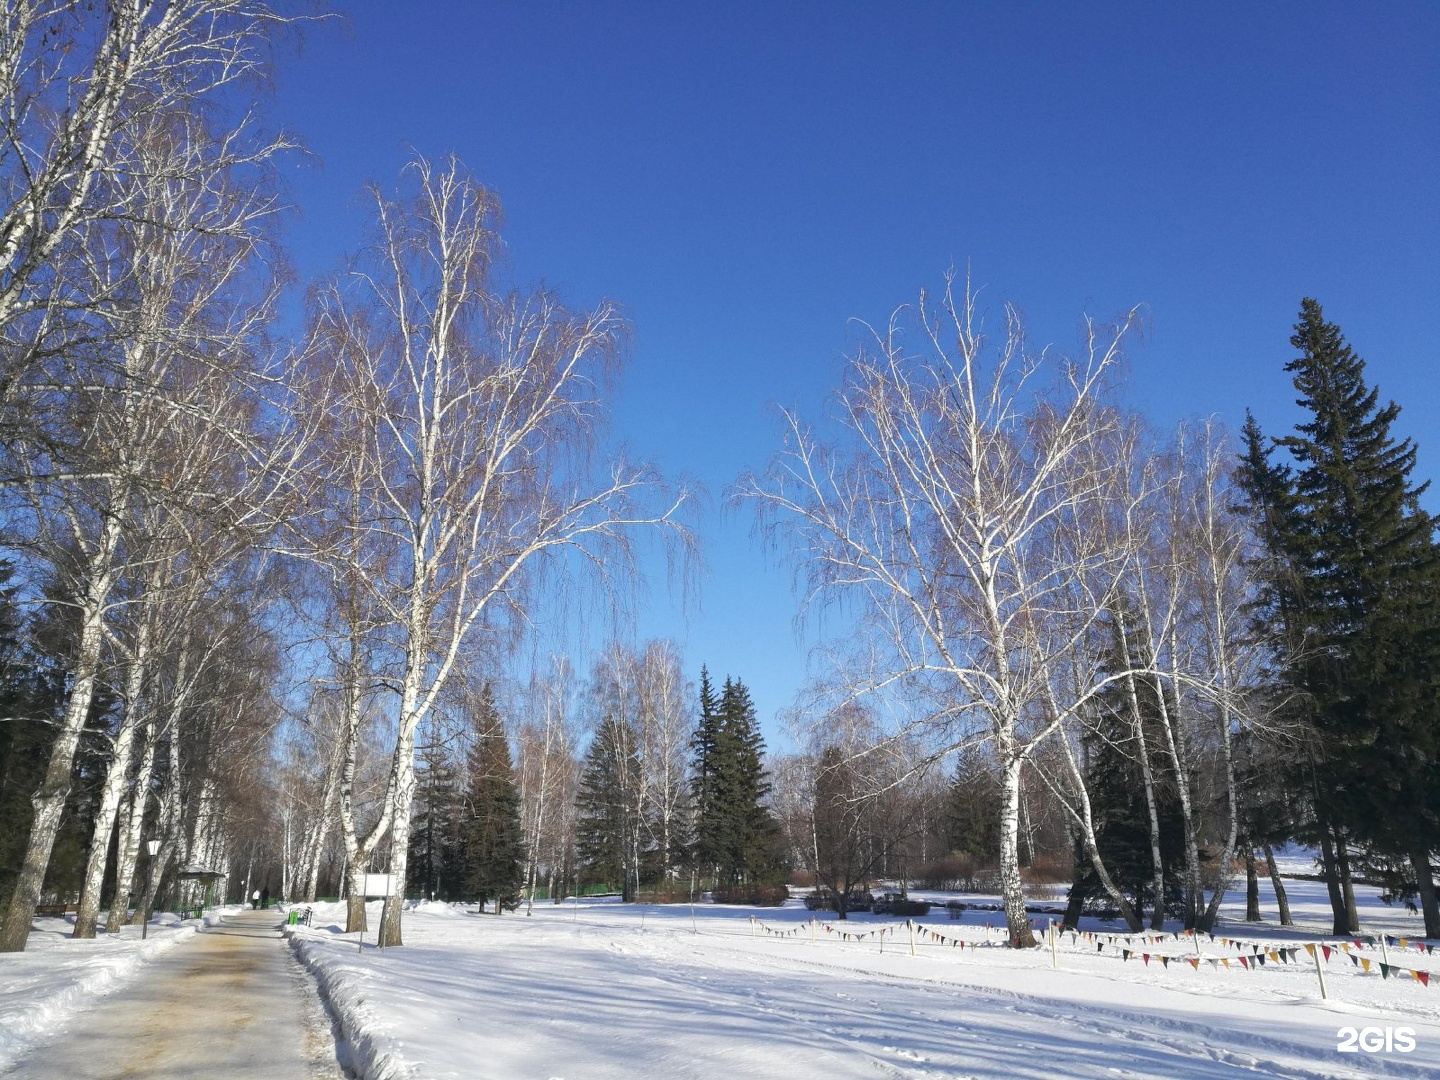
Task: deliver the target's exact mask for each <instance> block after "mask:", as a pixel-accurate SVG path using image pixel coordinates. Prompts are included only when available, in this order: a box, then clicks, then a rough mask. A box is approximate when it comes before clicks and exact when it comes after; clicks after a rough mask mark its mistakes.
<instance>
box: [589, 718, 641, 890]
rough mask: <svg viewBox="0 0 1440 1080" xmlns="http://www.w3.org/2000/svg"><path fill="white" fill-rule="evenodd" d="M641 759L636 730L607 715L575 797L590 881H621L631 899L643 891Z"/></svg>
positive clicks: (597, 730) (592, 746) (596, 731)
mask: <svg viewBox="0 0 1440 1080" xmlns="http://www.w3.org/2000/svg"><path fill="white" fill-rule="evenodd" d="M640 782H641V773H640V757H639V754H638V753H637V750H636V738H635V732H634V730H633V729H632V728H631V726H630V725H629V724H628V723H626V722H625V721H624V720H623V719H620V718H617V717H608V716H607V717H605V718H604V719H602V720H601V722H600V724H599V726H598V727H597V728H596V730H595V736H594V738H593V739H591V741H590V749H589V750H588V751H587V752H586V754H585V762H584V765H583V766H582V769H581V773H580V787H579V790H578V792H577V794H576V799H575V811H576V822H575V847H576V854H577V856H578V857H579V860H580V866H581V870H582V874H583V876H584V878H585V880H586V881H588V882H592V883H604V884H608V885H619V886H620V893H621V899H622V900H623V901H625V902H626V903H629V902H631V901H633V900H634V899H635V894H636V892H637V891H638V890H639V885H640V881H639V877H640V858H641V854H642V853H641V850H640V844H641V836H642V834H643V829H642V822H641V821H640Z"/></svg>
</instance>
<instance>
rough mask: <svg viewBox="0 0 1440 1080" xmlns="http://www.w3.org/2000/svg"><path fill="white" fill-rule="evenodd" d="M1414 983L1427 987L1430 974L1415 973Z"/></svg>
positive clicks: (1424, 972) (1426, 972)
mask: <svg viewBox="0 0 1440 1080" xmlns="http://www.w3.org/2000/svg"><path fill="white" fill-rule="evenodd" d="M1415 981H1416V982H1418V983H1419V984H1420V985H1421V986H1429V985H1430V973H1429V972H1428V971H1417V972H1415Z"/></svg>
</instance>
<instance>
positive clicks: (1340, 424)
mask: <svg viewBox="0 0 1440 1080" xmlns="http://www.w3.org/2000/svg"><path fill="white" fill-rule="evenodd" d="M1290 342H1291V345H1292V346H1294V347H1295V348H1296V349H1297V350H1299V353H1300V355H1299V356H1297V357H1296V358H1295V359H1293V360H1292V361H1291V362H1290V363H1289V364H1287V365H1286V370H1287V371H1289V372H1290V373H1291V374H1292V376H1293V378H1294V384H1295V388H1296V390H1297V391H1299V393H1300V395H1301V397H1300V399H1299V401H1298V404H1299V405H1300V406H1301V407H1302V408H1304V409H1305V410H1306V411H1307V412H1308V413H1309V419H1307V420H1306V422H1304V423H1301V424H1299V425H1297V426H1296V434H1295V435H1292V436H1287V437H1285V438H1282V439H1279V440H1277V441H1276V445H1278V446H1280V447H1283V448H1284V449H1285V450H1287V451H1288V452H1289V454H1290V456H1291V457H1292V459H1293V460H1294V462H1295V468H1294V470H1293V472H1291V471H1290V470H1287V469H1284V468H1281V467H1276V466H1270V465H1268V462H1267V461H1265V460H1263V459H1261V458H1263V455H1260V453H1259V449H1258V445H1251V444H1258V438H1251V437H1250V436H1249V435H1247V456H1246V459H1245V461H1244V462H1243V464H1242V477H1243V478H1244V480H1243V483H1244V485H1245V487H1246V490H1247V494H1249V495H1250V497H1251V498H1252V499H1254V500H1256V501H1257V502H1258V503H1259V504H1260V505H1261V507H1262V508H1263V509H1265V510H1267V511H1270V514H1269V517H1268V518H1265V517H1262V519H1261V527H1262V530H1269V532H1270V535H1268V536H1266V537H1265V539H1266V540H1267V546H1268V547H1269V549H1270V551H1271V555H1272V559H1273V562H1274V564H1275V572H1274V573H1273V574H1272V577H1271V580H1270V581H1269V582H1268V587H1269V589H1270V590H1271V591H1272V593H1273V597H1272V602H1273V604H1274V607H1275V609H1276V610H1277V611H1278V612H1280V613H1282V614H1283V617H1284V618H1285V619H1286V634H1285V637H1286V646H1285V647H1286V652H1287V655H1286V657H1285V664H1286V669H1287V677H1288V679H1289V680H1290V681H1291V682H1292V683H1293V684H1294V685H1295V687H1296V688H1297V689H1299V690H1300V691H1302V692H1303V693H1304V694H1305V695H1306V697H1307V698H1308V700H1309V701H1310V702H1311V703H1312V709H1313V713H1312V722H1313V726H1314V729H1315V732H1316V735H1317V742H1318V745H1319V750H1320V755H1319V759H1318V760H1317V762H1316V763H1315V767H1314V777H1313V798H1314V805H1315V812H1316V817H1317V821H1318V822H1319V826H1318V827H1319V832H1320V839H1321V842H1322V847H1324V846H1326V845H1327V844H1329V843H1331V842H1332V840H1333V842H1334V844H1335V845H1336V847H1335V850H1334V852H1333V855H1332V854H1331V853H1330V852H1329V851H1327V863H1328V862H1331V861H1332V859H1333V862H1334V864H1336V866H1337V867H1338V873H1339V875H1342V876H1343V875H1345V874H1346V873H1347V866H1346V862H1345V858H1346V852H1347V848H1348V843H1349V841H1350V840H1352V839H1353V840H1355V841H1358V842H1361V843H1365V844H1368V845H1370V846H1371V847H1372V848H1373V849H1375V850H1376V851H1377V852H1379V853H1380V854H1382V855H1390V856H1392V857H1393V856H1397V855H1403V856H1404V857H1405V858H1407V859H1408V860H1409V861H1410V862H1411V864H1412V867H1413V869H1414V872H1415V875H1416V878H1417V889H1418V892H1419V896H1420V899H1421V904H1422V907H1423V908H1424V910H1425V919H1426V930H1427V933H1429V934H1434V935H1440V908H1437V904H1436V898H1435V890H1434V886H1433V883H1432V880H1431V875H1432V871H1431V867H1430V862H1429V852H1430V851H1431V850H1433V849H1434V848H1435V847H1436V846H1437V843H1440V827H1437V822H1436V812H1435V810H1434V809H1433V808H1434V806H1435V794H1436V791H1437V781H1436V769H1437V764H1436V762H1437V742H1440V735H1437V729H1440V715H1437V705H1436V697H1437V695H1436V689H1437V686H1436V671H1437V661H1440V612H1437V606H1436V605H1437V600H1436V588H1435V586H1436V583H1437V579H1440V552H1437V548H1436V544H1435V539H1434V523H1433V522H1432V520H1431V519H1430V517H1429V516H1428V515H1427V514H1425V513H1424V512H1423V511H1422V510H1421V509H1420V507H1419V502H1418V500H1419V496H1420V495H1421V493H1423V491H1424V490H1425V485H1420V486H1418V487H1412V486H1411V483H1410V475H1411V473H1412V471H1413V470H1414V466H1415V446H1414V444H1413V443H1412V442H1411V441H1410V440H1409V439H1398V440H1397V439H1396V437H1395V436H1394V435H1393V434H1392V432H1391V427H1392V425H1393V424H1394V422H1395V420H1396V418H1397V417H1398V415H1399V412H1400V410H1399V407H1398V406H1397V405H1396V404H1395V403H1394V402H1390V403H1387V404H1386V405H1385V406H1383V407H1381V406H1380V405H1379V392H1378V390H1377V389H1376V388H1374V387H1370V386H1368V385H1367V383H1366V381H1365V377H1364V370H1365V363H1364V361H1363V360H1362V359H1360V357H1358V356H1357V355H1356V354H1355V353H1354V351H1353V350H1352V349H1351V348H1350V346H1348V345H1347V344H1346V343H1345V340H1344V337H1343V335H1342V334H1341V332H1340V328H1339V327H1338V326H1336V325H1335V324H1333V323H1328V322H1326V321H1325V319H1324V316H1323V312H1322V310H1321V308H1320V305H1319V304H1318V303H1316V302H1315V301H1314V300H1311V299H1306V300H1304V301H1303V302H1302V305H1301V310H1300V321H1299V322H1298V323H1297V324H1296V327H1295V334H1294V336H1293V337H1292V338H1291V339H1290ZM1255 435H1256V436H1258V429H1256V431H1255ZM1252 459H1261V460H1252ZM1267 496H1268V502H1267V501H1266V500H1267ZM1327 876H1329V877H1330V878H1331V882H1332V889H1331V895H1332V903H1333V902H1334V900H1335V898H1336V889H1335V888H1334V884H1333V883H1334V879H1335V877H1336V876H1337V871H1336V870H1333V869H1332V870H1331V871H1330V872H1329V874H1328V875H1327ZM1341 916H1342V912H1341V910H1340V909H1339V908H1338V907H1337V910H1336V931H1337V932H1345V931H1347V930H1348V929H1349V926H1348V925H1346V926H1344V927H1342V925H1341Z"/></svg>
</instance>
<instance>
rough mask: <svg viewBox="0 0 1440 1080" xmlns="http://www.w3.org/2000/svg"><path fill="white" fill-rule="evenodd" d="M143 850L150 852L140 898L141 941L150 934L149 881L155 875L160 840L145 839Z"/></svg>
mask: <svg viewBox="0 0 1440 1080" xmlns="http://www.w3.org/2000/svg"><path fill="white" fill-rule="evenodd" d="M145 850H146V851H148V852H149V853H150V861H149V862H147V863H146V864H145V895H144V896H142V897H141V898H140V940H141V941H144V940H145V939H146V938H147V937H148V936H149V934H150V883H151V881H152V879H153V878H154V877H155V856H156V855H159V854H160V841H159V840H147V841H145Z"/></svg>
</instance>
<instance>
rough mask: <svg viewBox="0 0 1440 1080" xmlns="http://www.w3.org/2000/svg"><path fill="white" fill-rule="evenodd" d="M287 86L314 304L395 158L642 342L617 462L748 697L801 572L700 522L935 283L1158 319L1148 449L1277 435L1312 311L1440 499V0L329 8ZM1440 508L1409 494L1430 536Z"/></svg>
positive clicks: (620, 416)
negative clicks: (1140, 307)
mask: <svg viewBox="0 0 1440 1080" xmlns="http://www.w3.org/2000/svg"><path fill="white" fill-rule="evenodd" d="M338 6H340V7H342V8H343V9H344V11H345V14H346V19H345V21H344V24H343V25H334V24H331V25H328V26H321V27H318V28H312V29H311V30H310V31H308V32H307V34H306V37H305V41H304V44H303V48H302V49H301V50H300V51H299V54H298V56H297V55H295V54H294V53H285V54H283V55H282V57H281V68H282V71H281V76H280V78H279V80H278V87H277V90H278V94H277V99H276V103H275V113H276V115H277V118H278V119H279V120H281V121H282V122H283V123H285V124H286V125H287V126H289V127H291V128H293V129H295V130H296V131H297V132H298V133H299V134H300V135H301V136H302V137H303V138H304V139H305V141H306V142H307V144H308V145H309V147H310V148H311V150H313V152H314V153H315V154H316V155H317V157H318V160H319V162H320V167H318V168H314V169H301V170H297V171H296V174H295V176H294V178H293V188H292V191H293V194H294V197H295V198H296V200H297V202H298V203H299V205H300V207H301V211H302V214H301V216H300V218H299V219H298V220H297V221H296V222H294V224H293V230H292V244H293V247H294V250H295V253H296V261H297V265H298V269H299V271H300V273H301V276H302V279H303V278H306V277H309V276H310V275H313V274H315V273H318V272H322V271H325V270H328V269H331V268H333V267H334V266H335V264H336V262H337V260H338V258H339V256H340V254H341V253H342V252H343V251H345V250H346V249H348V248H350V247H352V246H353V245H354V244H355V242H356V239H357V236H358V230H359V225H360V221H361V210H360V206H359V203H358V201H357V198H356V196H357V192H358V190H359V187H360V185H361V183H362V182H364V181H365V180H367V179H376V180H379V181H380V182H381V183H382V184H386V185H388V184H390V183H392V182H393V181H394V179H395V177H396V175H397V173H398V171H399V169H400V167H401V166H402V164H403V163H404V162H405V160H406V159H407V158H408V157H409V156H410V154H411V148H412V147H413V148H414V149H416V150H418V151H420V152H422V153H424V154H427V155H429V156H432V157H440V156H442V155H445V154H448V153H451V152H454V153H456V154H458V155H459V156H460V157H461V158H462V159H463V160H464V161H465V162H466V163H467V164H468V165H469V167H470V168H471V169H472V171H473V172H474V173H475V174H476V175H477V176H478V177H479V178H480V179H481V180H482V181H484V182H485V183H486V184H487V185H489V186H491V187H492V188H494V189H495V190H496V191H498V193H499V194H500V196H501V199H502V200H503V203H504V206H505V220H506V226H505V230H504V233H505V238H506V241H507V243H508V246H509V250H510V256H511V260H512V267H513V272H514V274H515V275H516V276H518V277H519V278H520V279H522V280H538V279H540V278H542V277H543V278H544V279H545V280H546V281H548V282H549V283H550V284H553V285H555V286H558V287H559V288H560V290H561V291H562V293H563V294H564V295H565V296H566V297H567V298H569V299H570V300H571V301H572V302H574V303H577V304H585V303H590V302H593V301H594V300H596V299H597V298H599V297H602V296H604V297H610V298H613V299H615V300H618V301H619V302H620V303H621V304H622V305H623V306H624V308H625V310H626V312H627V314H628V317H629V319H630V320H631V322H632V323H633V326H634V347H633V356H632V363H631V365H630V367H629V369H628V371H627V372H626V375H625V377H624V382H623V386H622V390H621V395H620V398H619V400H618V402H617V407H616V412H615V428H616V433H617V435H618V436H619V437H621V438H623V439H625V440H626V441H628V442H629V444H630V445H631V446H632V448H633V449H634V450H636V451H638V452H639V453H641V454H643V455H645V456H648V457H650V458H652V459H654V460H655V461H657V462H658V464H659V465H660V466H661V467H662V468H663V469H664V470H665V471H666V472H667V473H670V474H682V473H684V474H690V475H692V476H694V477H696V478H698V479H699V480H701V481H703V482H704V483H705V484H706V485H707V486H708V487H709V489H710V491H711V493H712V499H711V503H710V505H709V506H708V507H707V508H706V509H705V510H704V512H703V514H702V515H701V518H700V521H699V524H700V528H701V533H702V539H703V541H704V543H705V548H706V550H705V556H706V559H707V561H708V565H709V573H708V576H707V578H706V580H705V581H704V582H703V585H702V589H703V592H702V598H701V606H700V609H699V611H698V613H697V614H694V615H692V617H691V618H690V619H689V620H688V622H686V621H684V620H682V618H681V617H680V614H679V612H678V608H676V607H675V606H674V605H672V604H671V603H670V602H669V600H668V599H667V596H666V593H665V590H664V586H663V583H660V584H657V587H656V588H655V589H653V590H652V594H651V602H650V605H649V607H648V608H647V609H646V610H645V611H643V612H642V613H641V617H640V620H639V627H638V630H639V634H640V636H641V637H648V636H655V635H668V636H674V637H676V638H677V639H679V640H680V641H681V643H682V645H683V646H684V648H685V652H686V656H687V659H688V661H689V664H690V666H691V668H692V669H693V670H692V675H693V673H694V672H695V671H698V669H699V665H700V664H701V662H705V663H707V664H709V666H710V668H711V670H712V672H716V673H719V674H724V673H731V674H735V675H738V676H740V677H742V678H744V679H745V681H746V682H747V683H748V684H749V685H750V687H751V689H752V692H753V695H754V698H755V701H756V703H757V706H758V707H759V709H760V712H761V714H762V718H763V719H764V720H766V721H767V730H768V731H769V733H770V734H771V736H772V741H774V739H775V736H776V734H777V731H776V729H775V728H774V727H773V726H771V725H770V724H769V721H771V720H772V718H773V715H774V713H775V712H776V711H777V710H779V709H782V708H784V707H786V706H788V705H789V704H791V701H792V699H793V696H794V693H795V690H796V688H797V687H798V686H799V685H800V683H801V682H802V680H803V677H804V670H805V646H806V643H805V642H801V641H799V640H797V638H796V635H795V632H794V627H793V617H794V612H795V602H794V598H793V595H792V593H791V590H790V584H789V578H788V575H787V574H786V573H785V572H784V571H782V570H780V569H778V568H776V567H774V566H773V565H772V564H771V562H770V561H769V560H768V559H767V557H766V556H765V554H764V553H762V552H761V551H760V550H759V548H758V546H756V545H755V544H753V543H752V542H751V540H750V536H749V519H748V518H747V517H745V516H744V515H735V514H731V515H728V516H727V515H725V514H724V513H723V512H722V507H721V498H720V497H721V495H722V493H723V489H724V488H725V486H726V485H727V484H729V483H730V482H732V481H733V480H734V479H735V477H736V476H737V474H739V473H740V472H741V471H742V470H744V469H746V468H752V467H753V468H760V467H761V466H763V465H764V463H765V462H766V460H767V459H768V457H769V456H770V454H771V453H772V452H773V450H774V448H775V446H776V440H777V436H778V427H777V425H776V418H775V413H774V406H775V404H776V403H781V404H787V405H798V406H800V407H801V408H802V409H804V410H807V411H808V412H810V413H811V414H814V413H815V412H816V411H817V410H818V409H819V408H820V406H821V404H822V403H823V401H824V399H825V396H826V394H827V392H828V391H829V390H830V388H832V387H833V386H834V385H835V384H836V382H837V380H838V377H839V372H840V367H841V358H842V355H843V352H844V350H845V348H846V346H847V344H848V343H849V342H851V341H853V340H854V330H853V329H852V328H851V327H850V326H849V325H848V320H850V319H852V318H862V319H867V320H883V319H884V318H885V317H886V316H887V315H888V313H889V312H890V310H891V309H892V308H893V307H895V306H896V305H898V304H901V303H905V302H907V301H910V300H912V299H913V298H914V296H915V294H916V292H917V290H918V289H919V288H920V287H921V286H934V285H936V284H937V283H938V282H939V280H940V278H941V275H942V274H943V272H944V271H945V269H946V268H947V267H948V266H951V265H959V266H961V267H963V266H965V265H966V264H967V263H968V264H969V265H970V266H971V267H972V269H973V273H974V277H975V279H976V281H977V282H979V283H981V284H982V285H984V286H985V293H984V296H985V297H986V298H987V301H988V304H989V306H990V307H991V308H992V310H995V311H997V312H998V309H999V307H1000V305H1001V303H1002V302H1004V301H1006V300H1013V301H1015V302H1017V303H1018V304H1019V305H1020V306H1021V308H1022V309H1023V310H1024V311H1025V312H1026V314H1027V316H1028V321H1029V324H1030V327H1031V331H1032V336H1033V337H1034V338H1035V339H1036V340H1038V341H1040V342H1054V343H1055V344H1056V345H1057V346H1058V347H1061V348H1069V347H1071V346H1072V345H1073V344H1074V343H1075V340H1076V327H1077V325H1078V322H1079V319H1080V317H1081V315H1082V314H1084V313H1089V314H1092V315H1095V316H1097V317H1100V318H1102V319H1103V318H1108V317H1110V316H1113V315H1115V314H1116V313H1118V312H1120V311H1122V310H1125V309H1127V308H1129V307H1131V306H1133V305H1135V304H1144V305H1145V307H1146V312H1147V318H1148V328H1147V333H1146V336H1145V340H1144V342H1143V343H1142V344H1141V345H1140V346H1138V347H1137V348H1135V349H1133V350H1132V353H1131V360H1132V366H1133V371H1132V377H1131V387H1130V398H1131V400H1132V402H1133V403H1134V404H1136V405H1137V406H1139V407H1140V408H1142V409H1143V410H1144V411H1145V412H1146V413H1147V414H1149V415H1150V416H1151V417H1152V418H1153V420H1154V421H1155V422H1156V423H1157V424H1160V425H1165V426H1168V425H1171V424H1173V423H1174V422H1175V421H1177V420H1179V419H1181V418H1184V417H1188V416H1199V415H1205V414H1209V413H1212V412H1213V413H1218V414H1219V415H1220V416H1221V417H1222V418H1223V419H1225V420H1226V421H1227V422H1228V423H1230V424H1231V425H1232V426H1234V427H1238V426H1239V423H1240V421H1241V418H1242V417H1243V411H1244V409H1245V408H1246V407H1247V406H1249V407H1250V408H1252V409H1253V410H1254V411H1255V413H1256V415H1257V416H1258V417H1259V419H1260V421H1261V423H1262V425H1263V426H1265V427H1266V429H1267V430H1268V431H1270V432H1271V433H1272V434H1280V433H1282V431H1283V429H1286V428H1288V427H1289V426H1290V425H1291V424H1293V423H1294V421H1295V420H1296V419H1297V413H1296V410H1295V408H1294V405H1293V398H1294V396H1295V395H1294V393H1293V390H1292V388H1291V387H1290V385H1289V383H1288V380H1287V378H1286V376H1285V374H1284V372H1283V370H1282V367H1283V365H1284V363H1285V362H1286V360H1287V359H1288V358H1289V356H1290V352H1291V350H1290V348H1289V345H1288V342H1287V339H1288V337H1289V334H1290V326H1291V324H1292V323H1293V322H1294V320H1295V316H1296V312H1297V310H1298V308H1299V303H1300V298H1301V297H1302V296H1306V295H1311V296H1315V297H1317V298H1318V299H1319V300H1320V301H1321V302H1322V303H1323V304H1324V305H1325V310H1326V314H1327V316H1328V317H1329V318H1331V319H1333V320H1335V321H1337V322H1339V323H1340V325H1341V326H1342V327H1343V328H1344V330H1345V332H1346V334H1347V336H1348V338H1349V340H1350V342H1351V344H1352V345H1354V346H1355V348H1356V349H1357V351H1359V352H1360V354H1361V355H1362V356H1364V357H1365V358H1366V359H1367V360H1368V361H1369V373H1370V376H1371V378H1372V380H1374V381H1376V382H1378V383H1379V385H1380V387H1381V391H1382V393H1383V394H1384V395H1386V396H1388V397H1393V398H1395V399H1396V400H1397V401H1398V402H1399V403H1400V404H1401V405H1402V407H1403V409H1404V412H1403V413H1402V416H1401V421H1400V428H1401V432H1402V433H1403V434H1408V435H1411V436H1413V437H1415V438H1416V439H1417V440H1418V441H1419V443H1420V451H1421V454H1420V469H1421V472H1422V473H1423V475H1425V476H1436V475H1437V474H1440V402H1437V397H1440V395H1437V390H1440V377H1437V367H1436V365H1437V359H1440V357H1437V345H1436V332H1435V327H1436V325H1437V323H1440V254H1437V253H1440V149H1437V147H1440V4H1435V3H1385V4H1370V5H1364V4H1358V3H1352V4H1333V3H1305V4H1300V3H1281V4H1264V5H1257V4H1233V5H1227V4H1217V3H1206V4H1195V5H1188V9H1189V10H1188V11H1180V10H1178V9H1179V8H1180V7H1181V5H1171V4H1154V3H1147V4H1084V5H1080V4H1069V3H1064V4H1062V3H1050V4H1046V3H1030V4H1027V3H994V4H981V3H943V4H918V3H914V4H899V3H885V4H881V3H873V4H839V3H829V4H823V5H821V4H813V5H812V4H795V5H774V4H754V5H742V4H737V3H724V4H717V5H711V6H708V7H702V6H700V5H696V4H690V3H658V2H657V3H644V4H626V3H618V2H610V3H590V4H578V3H576V4H555V3H544V2H536V0H530V2H523V3H484V2H469V3H426V4H413V3H400V4H397V3H393V2H392V3H379V2H366V3H344V2H343V0H340V3H339V5H338ZM1435 502H1436V500H1434V499H1432V500H1431V505H1432V506H1434V505H1435Z"/></svg>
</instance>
